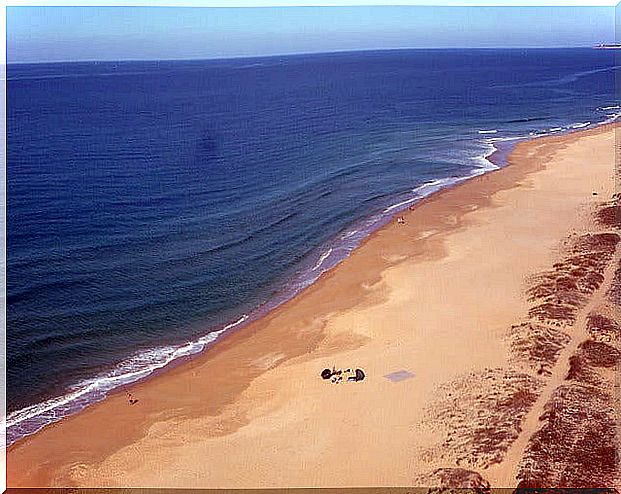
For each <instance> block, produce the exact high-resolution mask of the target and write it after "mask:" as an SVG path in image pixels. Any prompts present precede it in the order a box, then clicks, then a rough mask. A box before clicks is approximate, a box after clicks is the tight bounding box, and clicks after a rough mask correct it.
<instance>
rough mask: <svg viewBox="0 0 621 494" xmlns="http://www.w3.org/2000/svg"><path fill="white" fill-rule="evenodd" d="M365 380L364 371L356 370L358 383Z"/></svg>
mask: <svg viewBox="0 0 621 494" xmlns="http://www.w3.org/2000/svg"><path fill="white" fill-rule="evenodd" d="M363 379H364V372H363V371H362V369H356V381H362V380H363Z"/></svg>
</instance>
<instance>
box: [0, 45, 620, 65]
mask: <svg viewBox="0 0 621 494" xmlns="http://www.w3.org/2000/svg"><path fill="white" fill-rule="evenodd" d="M602 43H603V44H605V45H606V44H616V42H615V41H611V42H602ZM597 47H598V44H595V45H558V46H472V47H464V46H446V47H423V46H418V47H399V48H353V49H346V50H330V51H309V52H282V53H270V54H265V55H232V56H215V57H189V58H117V59H113V58H110V59H107V58H106V59H104V58H93V59H89V58H84V59H74V60H38V61H31V62H28V61H17V62H8V61H7V62H6V65H42V64H51V63H94V62H103V63H114V62H192V61H194V62H199V61H212V60H243V59H258V58H274V57H284V56H304V55H329V54H338V53H364V52H367V53H368V52H382V51H416V50H421V51H422V50H438V51H439V50H546V49H548V50H567V49H597ZM7 52H8V50H7ZM7 55H8V53H7ZM7 58H8V57H7Z"/></svg>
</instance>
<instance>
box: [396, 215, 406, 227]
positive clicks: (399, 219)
mask: <svg viewBox="0 0 621 494" xmlns="http://www.w3.org/2000/svg"><path fill="white" fill-rule="evenodd" d="M397 223H399V224H400V225H405V218H404V217H403V216H398V217H397Z"/></svg>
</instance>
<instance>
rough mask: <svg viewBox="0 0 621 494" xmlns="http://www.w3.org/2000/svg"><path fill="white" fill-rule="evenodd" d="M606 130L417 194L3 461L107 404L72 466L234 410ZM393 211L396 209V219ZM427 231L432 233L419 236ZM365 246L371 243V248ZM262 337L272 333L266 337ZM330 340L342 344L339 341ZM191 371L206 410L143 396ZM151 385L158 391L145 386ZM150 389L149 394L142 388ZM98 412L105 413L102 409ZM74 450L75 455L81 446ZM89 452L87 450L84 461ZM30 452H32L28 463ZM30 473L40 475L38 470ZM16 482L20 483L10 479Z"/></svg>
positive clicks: (351, 343) (525, 146)
mask: <svg viewBox="0 0 621 494" xmlns="http://www.w3.org/2000/svg"><path fill="white" fill-rule="evenodd" d="M613 128H616V125H615V124H614V123H610V124H605V125H601V126H599V127H596V128H591V129H588V130H576V131H573V132H568V133H565V134H562V135H550V136H545V137H544V138H543V139H540V138H537V139H532V140H528V141H526V142H519V143H517V144H516V146H515V147H514V148H513V150H512V151H511V154H510V156H509V159H508V163H507V166H505V167H502V168H500V169H498V170H492V171H493V172H496V173H489V172H488V173H483V174H481V175H477V176H473V177H471V178H469V179H467V180H464V181H462V182H461V183H458V184H455V185H454V186H451V187H447V188H445V189H442V190H439V191H437V192H434V193H432V194H430V195H429V196H427V197H424V198H422V199H421V200H420V201H419V202H417V203H416V205H415V208H414V209H413V210H407V208H406V209H405V210H404V211H402V213H401V214H402V215H403V216H404V217H405V218H406V223H407V224H406V225H405V227H401V226H398V225H396V224H395V222H393V221H391V220H388V223H387V224H385V225H383V226H381V227H380V228H379V229H377V230H375V231H374V232H373V233H371V234H370V235H368V236H367V237H366V238H364V239H363V240H362V241H361V242H360V244H359V245H358V246H357V248H356V249H355V250H354V251H353V252H351V254H350V255H349V256H348V257H347V258H346V259H344V260H343V261H342V262H340V263H339V264H338V265H337V266H335V267H333V268H332V269H330V270H328V271H326V272H323V273H322V274H321V276H320V278H319V279H318V280H316V281H315V282H314V283H313V284H312V285H310V286H308V287H306V288H304V289H303V290H302V291H301V292H300V293H298V294H297V295H296V296H294V297H293V298H291V299H289V300H287V301H286V302H284V303H282V304H281V305H280V306H278V307H277V308H275V309H273V310H271V311H270V312H269V313H267V314H265V315H264V316H263V317H262V318H260V319H258V320H255V321H252V322H249V323H248V324H247V325H240V326H239V327H236V328H233V330H232V331H229V332H227V333H226V334H224V336H225V337H222V338H219V339H218V340H217V345H216V344H213V345H210V346H209V347H208V348H206V349H205V350H203V351H202V352H200V353H198V354H195V355H192V356H188V357H187V358H184V359H179V361H177V362H175V364H172V363H171V364H169V365H168V366H166V367H165V368H163V369H161V370H158V371H156V372H154V373H153V374H151V375H149V376H148V377H146V378H145V379H142V380H141V381H139V382H137V383H132V384H131V385H129V386H126V387H125V388H124V389H127V388H131V389H132V392H133V394H134V395H136V396H137V397H139V399H140V400H141V404H140V406H137V407H133V408H131V409H130V408H128V407H125V403H124V400H123V396H122V390H121V389H118V390H115V391H114V392H111V393H110V394H109V395H108V397H106V398H105V399H104V400H103V401H101V402H99V403H96V404H93V405H91V406H89V407H88V408H86V409H84V410H82V411H80V412H79V413H77V414H75V415H72V416H69V417H66V418H64V419H62V420H61V421H59V422H56V423H54V424H51V425H49V426H47V427H45V428H44V429H42V430H40V431H39V432H37V433H35V434H33V435H30V436H26V437H24V438H22V439H20V440H18V441H17V442H15V443H14V444H13V445H11V446H10V447H9V448H8V456H9V463H10V461H11V456H12V453H14V452H15V451H16V450H24V449H28V447H29V446H31V445H33V444H34V446H33V447H34V449H35V450H36V449H38V450H39V451H41V449H40V448H41V447H42V446H37V443H42V442H45V441H39V439H40V437H42V436H54V435H56V434H57V431H61V433H62V430H63V429H72V430H73V431H76V430H82V431H84V430H88V422H89V419H91V418H93V420H99V418H98V415H101V414H102V413H103V414H104V415H105V409H106V408H108V409H111V408H112V409H114V408H115V407H117V408H121V407H125V408H127V409H124V408H121V409H122V410H123V411H122V412H121V413H120V415H121V419H124V426H123V427H122V430H121V431H118V432H117V433H115V434H114V435H115V437H114V438H113V439H116V441H114V440H112V441H110V440H109V439H110V438H98V439H97V440H95V446H96V447H95V448H94V449H96V450H97V451H95V452H93V451H90V452H85V451H82V453H86V456H87V457H88V459H85V458H80V463H84V462H86V463H88V460H89V459H90V460H93V461H94V458H95V457H99V458H102V457H103V458H105V457H107V456H110V455H111V454H112V453H113V452H114V451H116V450H118V446H119V443H120V442H121V443H123V444H126V445H128V444H132V443H133V442H135V441H138V440H139V439H140V437H144V433H145V431H146V430H147V429H148V428H149V427H152V426H153V424H154V421H153V420H154V417H157V423H160V422H166V421H167V420H172V419H173V418H175V417H177V415H176V414H175V413H172V414H171V412H170V410H171V409H172V410H177V412H176V413H177V414H179V413H180V414H181V415H182V416H183V417H193V416H196V417H202V416H205V407H207V409H208V415H211V413H212V412H213V414H217V413H219V412H222V410H224V409H226V408H227V407H229V406H231V405H232V404H234V403H235V402H236V398H237V397H238V395H240V394H242V393H244V392H245V391H246V390H248V388H250V386H251V384H252V383H253V381H255V380H261V379H262V377H263V376H264V374H267V373H268V372H269V371H271V370H272V369H275V368H277V367H279V366H282V365H285V366H286V365H289V364H290V363H291V361H295V360H296V359H300V358H301V359H304V358H305V357H307V356H308V355H310V354H312V353H313V352H316V351H317V349H318V348H322V347H323V346H325V344H324V343H325V342H324V340H325V338H326V337H327V338H330V331H327V330H326V328H325V325H326V324H329V320H330V318H331V317H333V316H334V315H335V314H336V317H338V316H339V314H343V313H346V312H347V311H348V310H350V309H351V308H352V307H359V309H357V310H358V311H360V310H361V309H360V307H362V310H364V308H365V307H369V306H374V305H377V304H379V303H382V302H384V301H385V297H386V295H385V294H383V293H379V292H378V291H377V290H374V289H373V287H374V286H377V285H381V283H382V282H383V281H382V280H383V277H384V276H385V273H386V272H387V271H389V270H391V269H393V268H396V267H399V266H401V265H403V264H405V263H408V262H414V263H416V262H421V263H424V262H430V261H436V260H438V259H441V258H442V256H443V255H444V254H443V250H444V248H443V241H442V239H438V238H439V237H441V236H442V235H446V234H450V233H452V234H454V233H456V232H457V233H459V232H463V231H465V230H467V229H468V226H469V220H468V215H469V214H470V213H472V212H476V211H477V210H480V209H486V208H493V207H494V206H493V205H492V199H491V195H495V194H498V193H502V192H503V191H505V190H511V189H512V188H514V187H515V184H516V183H519V182H520V181H521V180H523V179H525V178H526V177H528V176H529V175H530V174H533V173H536V172H538V171H541V170H542V169H544V168H545V164H543V162H545V161H546V160H549V159H550V156H551V155H554V154H555V153H558V152H559V151H561V150H563V149H565V148H566V147H567V146H569V145H570V144H571V143H572V142H575V141H576V140H579V139H580V138H581V137H582V136H593V135H598V134H602V133H606V132H608V131H609V130H610V129H613ZM546 146H547V147H549V148H552V149H544V152H543V154H541V155H540V156H538V159H539V160H540V161H541V163H535V162H534V161H535V160H531V161H530V162H527V160H525V157H527V156H528V155H529V153H531V152H533V151H532V149H530V148H534V149H535V150H539V151H541V148H542V147H544V148H545V147H546ZM514 165H515V166H514ZM463 196H466V197H467V198H468V199H469V201H465V202H462V199H463V198H464V197H463ZM447 203H448V204H447ZM434 208H436V209H441V210H442V211H444V212H445V213H446V214H440V215H438V214H437V212H436V214H434V213H433V211H432V212H431V213H429V214H428V216H427V217H425V214H426V213H428V211H429V210H434ZM397 212H398V211H395V214H397ZM438 223H439V224H438ZM429 231H431V232H433V233H431V234H428V235H427V233H428V232H429ZM411 238H414V239H415V242H413V245H409V246H408V247H407V248H401V246H402V245H403V244H405V243H407V242H408V241H409V240H411ZM370 244H373V245H372V246H371V247H369V245H370ZM373 249H375V252H371V251H372V250H373ZM377 252H380V253H381V256H379V258H378V257H377V256H376V255H375V254H376V253H377ZM352 259H353V260H352ZM356 263H358V264H361V263H364V266H365V270H364V272H356V270H355V269H352V268H351V265H354V264H356ZM335 278H336V279H337V280H335ZM335 285H338V286H335ZM324 290H332V291H334V290H338V293H340V294H341V295H343V294H345V295H343V300H341V299H339V298H336V299H334V298H330V299H329V300H326V299H325V298H324V299H322V300H323V304H322V305H320V306H319V310H316V308H315V309H314V310H313V312H312V314H309V312H308V310H309V309H308V307H302V309H301V311H302V312H303V313H304V317H305V318H306V322H308V321H311V328H310V330H309V329H306V330H305V329H304V328H302V329H301V331H300V332H297V333H296V332H295V330H293V331H292V330H290V329H289V327H290V326H288V325H284V326H283V325H282V324H281V323H280V322H279V321H278V320H279V319H285V320H288V321H289V322H290V323H291V325H292V326H296V325H300V323H299V321H297V318H293V319H292V318H291V316H288V314H290V313H295V312H296V310H300V306H304V305H305V304H306V306H308V305H309V302H307V301H308V300H309V299H311V300H312V299H320V300H321V292H322V291H324ZM388 298H390V297H388ZM310 305H313V304H310ZM296 323H297V324H296ZM360 323H361V324H363V325H364V321H360ZM274 325H278V327H277V328H276V329H274V327H273V326H274ZM302 326H304V324H302ZM242 327H243V328H244V329H243V331H239V330H240V329H241V328H242ZM270 331H271V333H273V334H268V333H269V332H270ZM324 333H325V334H324ZM341 336H343V335H341ZM346 336H351V335H346ZM355 336H356V337H347V338H345V340H344V341H343V344H340V345H337V344H336V343H335V344H333V345H332V346H330V345H328V347H329V348H331V350H330V351H327V350H325V349H324V350H323V351H324V352H325V351H327V352H328V354H331V352H332V353H335V354H340V353H343V348H349V349H350V351H352V352H353V351H355V349H356V348H359V347H362V346H364V345H365V344H366V343H367V338H368V339H369V340H372V339H373V335H372V334H366V333H365V332H364V331H363V334H362V335H360V334H358V335H355ZM253 339H258V340H260V341H262V342H263V343H264V345H263V347H261V348H264V349H265V347H266V346H265V343H266V339H267V344H268V345H267V346H271V347H274V348H277V349H278V350H280V352H275V351H274V348H272V349H271V350H270V351H268V352H265V350H264V352H265V355H263V357H265V358H263V360H262V362H263V363H262V364H261V365H259V366H258V367H257V365H256V363H255V360H256V358H255V357H256V356H257V355H256V354H257V353H261V352H254V354H253V351H251V349H249V348H247V347H248V345H245V346H244V343H248V342H252V340H253ZM336 341H340V340H339V338H338V337H337V338H336ZM250 346H252V345H250ZM229 354H231V355H229ZM236 355H237V356H239V357H241V359H240V360H239V361H238V362H237V363H236V362H233V361H231V358H230V357H231V356H236ZM261 358H262V357H261ZM261 358H259V360H261ZM270 359H271V360H270ZM240 362H241V363H240ZM238 367H241V368H238ZM193 374H196V375H199V374H200V375H203V376H206V377H207V378H209V379H212V380H214V382H215V383H216V386H215V387H216V388H218V393H215V392H210V393H209V395H210V399H211V401H210V403H209V404H208V405H205V403H203V401H202V400H200V399H197V397H196V395H195V394H194V393H192V392H190V393H189V395H188V396H185V397H183V398H182V397H180V396H176V397H175V396H172V398H173V399H171V398H169V397H165V398H160V399H159V403H157V404H152V403H151V402H149V401H148V398H153V397H155V396H158V397H161V392H162V391H168V392H169V393H170V394H173V395H174V390H175V389H178V386H179V383H180V382H181V383H183V382H186V381H187V386H188V387H192V386H193V385H194V384H190V383H191V382H192V376H193ZM231 376H233V377H234V379H232V381H234V382H230V381H231V379H230V377H231ZM156 387H157V388H158V392H156V391H154V390H153V389H154V388H156ZM149 389H151V391H148V390H149ZM222 391H223V392H222ZM144 396H147V398H146V399H145V398H144ZM164 396H166V393H164ZM143 405H144V406H143ZM145 408H147V410H146V411H145V410H144V409H145ZM100 410H104V411H103V412H100ZM180 410H181V411H180ZM188 420H189V419H188ZM132 421H133V422H132ZM138 422H140V423H138ZM225 429H226V427H225ZM121 439H122V440H121ZM119 440H121V441H119ZM67 449H68V450H69V451H68V452H67V453H68V454H69V455H70V456H71V451H72V448H71V442H70V443H69V444H68V447H67ZM77 449H78V450H79V449H80V448H77ZM93 453H95V454H94V455H93V456H92V457H91V455H92V454H93ZM27 456H28V455H27ZM36 456H37V455H36V454H35V455H34V457H36ZM65 460H66V458H65ZM74 460H75V461H77V458H74ZM69 463H71V462H69ZM35 469H36V470H39V467H36V468H35ZM61 470H62V469H61ZM55 472H56V471H55ZM29 473H30V474H32V473H34V472H33V471H32V470H30V471H29ZM67 474H68V472H67V471H66V470H65V471H62V475H61V476H60V478H66V476H67ZM13 475H14V472H12V470H11V469H10V468H9V477H10V479H11V477H12V476H13ZM40 475H41V476H40ZM50 475H51V477H50V478H54V476H55V475H58V473H57V472H56V473H51V472H50V471H47V473H45V472H43V471H41V472H39V473H38V474H37V475H35V476H34V478H44V477H45V476H50ZM18 483H21V482H19V481H18ZM11 484H12V481H11V480H10V481H9V485H11ZM25 485H33V484H25ZM40 485H48V484H40ZM61 485H62V484H61Z"/></svg>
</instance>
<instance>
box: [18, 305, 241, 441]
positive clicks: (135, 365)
mask: <svg viewBox="0 0 621 494" xmlns="http://www.w3.org/2000/svg"><path fill="white" fill-rule="evenodd" d="M247 319H248V315H246V314H244V315H243V316H242V317H240V318H239V319H238V320H237V321H235V322H233V323H230V324H227V325H226V326H224V327H223V328H221V329H220V330H218V331H213V332H211V333H208V334H206V335H204V336H202V337H200V338H198V339H197V340H196V341H190V342H188V343H186V344H184V345H180V346H165V347H160V348H154V349H151V350H147V351H144V352H141V353H139V354H136V355H134V356H133V357H130V358H128V359H127V360H125V361H123V362H121V363H120V364H118V365H117V366H116V367H114V368H113V369H112V370H110V371H108V372H106V373H104V374H101V375H99V376H96V377H94V378H93V379H88V380H85V381H81V382H79V383H77V384H76V385H74V386H72V388H71V389H72V391H71V392H70V393H67V394H65V395H63V396H58V397H55V398H51V399H49V400H46V401H44V402H42V403H38V404H36V405H32V406H29V407H26V408H23V409H21V410H17V411H15V412H13V413H11V414H9V416H8V417H7V419H6V427H7V428H8V429H14V432H15V433H14V434H9V437H8V441H9V442H12V441H11V440H13V441H14V440H15V439H17V437H21V436H25V435H30V434H33V433H35V432H37V431H38V430H40V429H42V428H43V427H44V426H46V425H48V424H50V423H52V422H56V421H58V420H60V419H61V418H63V417H66V416H68V415H70V414H72V413H75V412H77V411H79V410H81V409H83V408H85V407H86V406H88V405H89V404H91V403H94V402H96V401H100V400H102V399H103V398H104V397H105V396H106V395H107V394H108V393H109V392H110V391H111V390H113V389H115V388H118V387H119V386H123V385H127V384H131V383H133V382H136V381H138V380H140V379H144V378H145V377H147V376H149V375H150V374H152V373H153V372H155V371H156V370H158V369H161V368H163V367H165V366H167V365H168V364H170V363H171V362H173V361H175V360H177V359H178V358H180V357H185V356H190V355H194V354H196V353H199V352H201V351H202V350H204V348H205V347H206V346H207V345H209V344H210V343H213V342H214V341H215V340H216V339H218V337H220V335H222V334H223V333H225V332H226V331H227V330H229V329H232V328H234V327H236V326H239V325H240V324H242V323H243V322H245V321H246V320H247Z"/></svg>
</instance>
